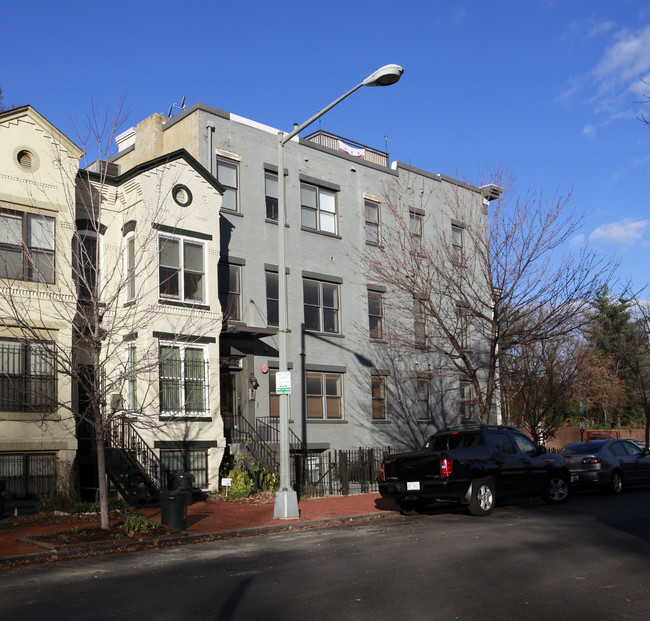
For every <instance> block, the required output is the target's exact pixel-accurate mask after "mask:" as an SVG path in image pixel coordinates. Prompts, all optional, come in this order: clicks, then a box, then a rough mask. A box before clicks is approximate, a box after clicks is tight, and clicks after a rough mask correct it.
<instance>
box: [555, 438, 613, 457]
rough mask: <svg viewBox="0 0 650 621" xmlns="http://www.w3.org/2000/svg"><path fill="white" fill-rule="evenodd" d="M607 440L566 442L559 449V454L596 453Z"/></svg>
mask: <svg viewBox="0 0 650 621" xmlns="http://www.w3.org/2000/svg"><path fill="white" fill-rule="evenodd" d="M605 442H607V440H594V441H593V442H576V443H575V444H568V445H567V446H565V447H564V448H563V449H562V450H561V451H560V455H587V454H588V453H597V452H598V451H600V449H601V448H603V444H605Z"/></svg>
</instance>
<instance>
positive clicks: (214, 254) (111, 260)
mask: <svg viewBox="0 0 650 621" xmlns="http://www.w3.org/2000/svg"><path fill="white" fill-rule="evenodd" d="M222 192H223V189H222V188H221V186H220V185H219V183H218V182H217V180H216V179H215V178H214V177H213V176H212V175H210V174H209V173H207V171H206V170H205V169H204V168H203V167H202V166H201V165H200V164H199V163H198V162H197V161H196V160H195V159H194V158H193V157H192V156H190V155H189V154H188V153H187V152H186V151H184V150H182V149H181V150H178V151H175V152H173V153H169V154H166V155H163V156H160V157H157V158H155V159H152V160H148V161H146V162H143V163H141V164H140V165H138V166H136V167H134V168H131V169H130V170H128V171H127V172H125V173H124V174H120V172H119V168H118V167H117V166H116V165H114V164H106V163H104V162H96V163H95V164H93V165H91V166H90V167H89V168H88V170H82V171H80V172H79V177H78V185H77V218H76V225H77V234H78V237H79V247H80V251H79V266H78V267H77V271H78V280H79V283H80V286H79V307H80V312H79V314H78V317H77V321H78V324H79V325H78V328H79V329H78V332H79V333H80V334H85V335H86V337H82V338H80V340H79V343H78V352H79V353H78V363H79V365H82V366H83V365H88V366H89V367H90V368H91V369H93V368H98V369H99V370H100V373H101V375H102V380H101V382H102V386H101V390H102V392H103V395H104V397H103V398H104V401H105V403H104V404H100V405H102V406H103V407H104V411H103V421H104V425H105V431H106V432H107V434H108V438H109V441H108V445H107V448H108V452H107V456H106V457H107V459H106V469H107V473H108V475H109V477H110V479H111V481H112V482H113V483H114V484H115V485H116V486H117V487H118V489H119V491H121V492H122V493H123V495H126V496H129V493H130V490H129V489H128V487H129V485H131V487H132V488H133V486H135V488H136V490H135V491H134V490H133V489H131V492H133V495H134V497H133V498H132V500H134V501H136V500H137V499H138V498H137V495H138V494H139V493H142V490H140V492H138V490H137V487H138V486H140V487H142V486H143V484H142V481H139V480H138V478H137V476H138V470H142V471H146V472H148V473H149V475H150V477H151V478H152V479H154V480H155V479H156V477H161V478H160V479H159V482H160V485H161V486H162V487H164V486H165V485H166V475H167V474H168V473H174V472H178V471H182V472H189V473H191V474H192V475H193V477H194V486H195V487H196V488H200V489H204V490H207V489H216V488H217V487H218V475H219V466H220V465H221V460H222V457H223V453H224V449H225V439H224V435H223V423H222V420H221V416H220V413H219V412H220V405H219V335H220V332H221V322H222V314H221V308H220V304H219V299H218V290H217V265H218V262H219V212H220V207H221V193H222ZM97 324H99V325H100V327H101V329H100V330H94V327H95V325H97ZM82 383H83V382H82ZM91 386H92V384H91ZM92 401H93V398H92V396H89V395H87V394H84V387H83V386H81V387H80V404H81V405H80V410H82V411H83V410H84V407H87V406H88V404H92ZM86 418H87V419H89V420H92V416H88V417H86ZM86 422H87V421H86ZM82 435H84V433H81V434H80V460H82V461H86V462H89V461H91V459H90V458H91V457H92V451H93V447H92V442H88V440H89V439H90V438H89V436H92V433H89V434H85V437H84V439H83V440H82V439H81V436H82ZM125 455H126V456H128V457H129V458H130V459H131V460H134V459H135V461H136V462H137V464H133V463H130V462H129V460H128V459H126V458H125ZM90 472H92V470H90ZM132 475H135V478H134V480H132V481H130V482H125V480H126V479H128V478H129V477H130V476H131V478H133V476H132ZM93 485H94V484H93V482H92V481H90V480H88V479H86V480H85V481H82V487H91V488H92V487H93ZM121 485H124V486H125V488H124V489H121ZM146 497H147V495H146V492H145V493H144V498H145V499H146Z"/></svg>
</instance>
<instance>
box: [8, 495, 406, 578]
mask: <svg viewBox="0 0 650 621" xmlns="http://www.w3.org/2000/svg"><path fill="white" fill-rule="evenodd" d="M273 509H274V507H273V504H272V503H266V504H244V503H238V502H226V501H223V500H205V501H199V502H195V503H193V504H191V505H190V506H189V507H188V508H187V523H186V529H185V530H183V531H171V532H170V533H169V534H168V535H164V536H162V537H160V538H159V539H158V540H157V541H156V542H153V541H136V540H119V541H114V542H111V543H107V544H97V545H93V546H84V545H83V544H80V545H79V546H78V547H72V548H71V547H69V546H66V549H65V550H63V549H61V550H45V549H43V548H42V547H40V546H37V545H35V544H31V543H28V542H25V538H29V537H30V535H36V534H38V533H46V532H57V531H61V530H68V529H71V528H73V527H74V526H75V525H77V524H76V523H75V521H74V519H73V520H72V521H71V518H68V517H66V518H61V520H60V521H56V520H55V519H53V518H51V517H50V518H49V519H48V520H47V523H39V522H38V521H36V522H34V523H31V524H26V523H24V522H22V521H21V520H20V519H12V518H11V517H7V518H5V519H4V520H2V521H0V565H1V566H7V565H9V566H11V565H16V564H24V563H30V562H46V561H50V560H59V559H62V558H71V557H75V556H81V555H85V554H100V553H114V552H126V551H132V550H135V549H145V548H151V547H156V546H166V545H184V544H189V543H194V542H198V541H205V540H209V539H223V538H230V537H239V536H251V535H256V534H262V533H266V532H272V531H281V530H294V529H299V528H315V527H322V526H328V525H335V524H341V523H346V522H350V521H358V520H367V519H373V518H375V519H376V518H380V517H390V516H396V515H399V514H398V512H397V506H396V505H395V503H394V502H393V501H392V500H386V499H383V498H381V497H380V496H379V495H378V494H359V495H354V496H327V497H325V498H309V499H305V500H302V501H301V502H300V504H299V511H300V517H298V518H296V519H290V520H277V519H274V517H273ZM140 512H141V513H142V514H144V515H145V516H146V517H147V518H148V519H149V520H151V521H155V522H158V523H160V518H161V515H160V513H161V511H160V507H146V508H144V509H141V511H140ZM96 524H97V521H96V520H94V521H90V522H89V521H88V518H85V519H83V520H82V519H80V520H79V523H78V525H79V526H83V527H88V526H93V525H96Z"/></svg>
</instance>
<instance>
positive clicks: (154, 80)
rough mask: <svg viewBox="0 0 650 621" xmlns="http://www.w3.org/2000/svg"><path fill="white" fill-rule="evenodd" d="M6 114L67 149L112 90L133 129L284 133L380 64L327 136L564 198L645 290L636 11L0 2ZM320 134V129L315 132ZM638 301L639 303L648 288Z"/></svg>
mask: <svg viewBox="0 0 650 621" xmlns="http://www.w3.org/2000/svg"><path fill="white" fill-rule="evenodd" d="M3 22H4V26H5V27H4V28H3V36H2V38H1V39H0V52H1V53H2V56H1V57H2V58H3V59H4V62H3V66H2V69H1V70H0V85H1V86H2V88H3V91H4V103H5V105H7V104H9V105H11V104H16V105H22V104H31V105H32V106H34V107H35V108H36V109H37V110H38V111H39V112H40V113H41V114H43V115H44V116H45V117H47V118H48V119H49V120H50V121H52V122H53V123H54V124H55V125H56V126H57V127H58V128H59V129H61V130H62V131H63V132H65V133H67V134H68V135H69V136H70V137H72V138H74V137H75V136H74V130H73V120H74V119H77V120H80V119H81V120H83V118H84V117H85V115H86V114H87V113H88V112H89V110H90V109H91V103H92V102H94V103H95V104H96V105H97V106H98V107H99V109H105V108H106V107H107V106H112V107H114V106H115V105H116V103H117V102H118V100H119V99H120V96H121V95H122V94H124V95H125V98H126V102H127V104H128V105H129V106H130V116H129V119H128V121H127V123H126V125H125V128H126V127H129V126H131V125H135V124H136V123H137V122H138V121H139V120H142V119H143V118H144V117H146V116H148V115H150V114H152V113H153V112H162V113H165V114H166V113H167V111H168V109H169V107H170V105H171V104H173V103H177V104H179V103H180V101H181V99H182V98H183V97H185V98H186V103H187V105H191V104H193V103H196V102H198V101H201V102H204V103H206V104H210V105H212V106H215V107H217V108H221V109H223V110H227V111H229V112H232V113H235V114H238V115H241V116H245V117H248V118H250V119H253V120H255V121H259V122H261V123H264V124H266V125H271V126H273V127H277V128H279V129H284V130H285V131H289V130H290V129H291V128H292V126H293V123H294V122H298V123H301V122H303V121H304V120H306V119H307V118H309V117H310V116H311V115H312V114H314V113H315V112H316V111H317V110H318V109H319V108H321V107H324V106H325V105H327V104H328V103H329V102H330V101H332V100H333V99H335V98H336V97H337V96H338V95H340V94H342V93H343V92H345V91H346V90H348V89H349V88H351V87H352V86H354V85H355V84H357V83H359V82H360V81H361V80H362V79H363V78H365V77H366V76H367V75H368V74H370V73H371V72H372V71H374V70H375V69H376V68H378V67H380V66H381V65H384V64H387V63H397V64H400V65H402V66H403V67H404V69H405V74H404V76H403V78H402V80H401V81H400V82H399V83H398V84H397V85H395V86H391V87H389V88H374V89H371V88H365V89H361V90H360V91H358V92H357V93H355V94H354V95H353V96H352V97H350V98H349V99H347V100H346V101H345V102H344V103H342V104H341V105H340V106H338V107H337V108H335V109H334V110H332V111H331V112H330V113H328V114H327V115H326V116H325V117H323V119H322V120H321V122H320V127H322V129H324V130H328V131H331V132H333V133H336V134H339V135H342V136H345V137H348V138H351V139H353V140H356V141H358V142H361V143H364V144H367V145H369V146H373V147H376V148H380V149H383V148H384V146H385V144H386V138H385V136H387V144H388V150H389V152H390V158H391V160H396V159H397V160H400V161H403V162H406V163H410V164H412V165H414V166H417V167H419V168H423V169H425V170H429V171H431V172H434V173H444V174H447V175H450V176H457V177H460V178H464V179H467V180H469V181H478V180H479V178H480V177H481V175H482V173H483V172H484V171H486V170H487V171H490V170H495V169H496V168H497V167H498V166H499V165H504V166H505V167H506V168H507V169H508V170H510V171H511V172H513V173H515V174H516V176H517V179H518V182H519V184H520V187H521V188H522V192H523V191H525V190H526V189H527V188H528V187H533V188H536V189H540V190H543V192H544V195H545V196H548V197H549V199H550V198H551V197H552V195H553V194H554V193H555V192H556V191H560V192H562V193H571V195H572V199H571V202H570V206H571V207H572V208H573V209H574V210H576V211H577V212H580V213H584V215H585V221H584V228H583V230H582V231H581V235H582V237H581V238H579V239H577V240H575V241H576V243H578V242H583V243H586V244H588V245H589V247H591V248H593V249H595V250H596V251H597V252H599V253H602V254H604V255H606V256H608V257H614V258H616V259H617V260H618V261H619V262H620V268H619V278H620V280H621V281H626V280H631V281H632V283H633V284H634V286H635V287H636V288H641V287H643V286H645V285H646V284H647V283H648V282H650V273H649V271H648V263H649V258H650V210H649V209H648V202H649V199H648V187H649V186H650V149H649V147H650V130H649V129H648V128H647V127H646V126H644V125H642V124H641V123H640V122H639V121H638V120H637V117H638V116H639V115H640V114H642V113H643V112H644V111H645V114H646V115H647V116H649V117H650V105H646V106H643V105H642V104H639V103H636V102H639V101H640V100H642V99H643V95H644V94H650V85H644V84H643V82H642V80H643V79H644V78H645V80H646V81H647V82H648V83H650V5H648V4H647V3H644V2H640V1H637V0H575V1H572V0H517V1H514V0H513V1H510V0H508V1H506V0H492V1H490V2H487V1H485V2H483V1H479V0H468V1H466V2H463V1H462V0H457V1H455V2H453V3H452V2H448V1H446V2H441V1H438V0H417V1H408V0H404V1H403V2H401V3H397V2H394V1H391V2H388V1H384V0H374V1H355V0H347V1H341V0H329V1H328V2H327V3H324V2H319V3H316V2H304V1H303V2H297V1H283V0H274V1H272V2H271V1H268V2H267V1H261V0H259V1H246V0H239V1H238V2H232V1H228V2H223V1H221V2H220V1H219V0H212V1H210V2H203V1H192V0H186V1H185V2H169V1H167V0H159V1H157V2H149V1H148V0H136V1H132V2H123V1H122V0H114V1H113V2H112V3H89V2H69V1H65V0H62V1H60V2H56V3H54V2H49V1H48V2H44V1H42V0H35V1H33V2H31V3H17V2H12V3H9V4H8V5H7V6H5V7H4V8H3ZM315 128H317V127H315ZM644 296H645V297H647V296H648V292H647V291H646V293H645V294H644Z"/></svg>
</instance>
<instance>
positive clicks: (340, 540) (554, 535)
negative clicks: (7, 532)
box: [0, 488, 650, 621]
mask: <svg viewBox="0 0 650 621" xmlns="http://www.w3.org/2000/svg"><path fill="white" fill-rule="evenodd" d="M649 516H650V489H648V488H644V489H637V490H629V491H627V492H625V493H624V494H623V495H622V496H621V497H612V496H607V495H602V494H580V495H576V496H574V498H573V499H572V500H570V501H569V503H568V504H566V505H563V506H553V507H552V506H547V505H545V504H543V503H541V502H539V501H537V500H531V501H529V502H523V503H511V504H507V505H505V506H501V507H498V508H497V509H496V510H495V512H494V513H493V514H492V515H491V516H489V517H487V518H477V517H471V516H469V515H468V514H467V513H466V512H464V511H463V510H461V509H459V508H457V507H455V506H454V505H442V506H437V507H436V508H435V509H432V510H430V511H429V512H428V513H427V514H425V515H417V516H414V517H408V518H405V517H399V518H395V519H386V520H379V521H372V522H365V523H359V524H353V525H349V526H338V527H332V528H321V529H315V530H310V531H294V532H292V531H289V532H282V533H277V534H271V535H262V536H257V537H248V538H241V539H233V540H227V541H218V542H211V543H206V544H197V545H191V546H185V547H180V548H169V549H162V550H150V551H146V552H134V553H129V554H124V555H120V556H108V557H99V558H94V559H93V558H90V559H82V560H71V561H61V562H58V563H53V564H50V565H34V566H26V567H19V568H16V569H12V570H4V571H2V572H0V618H3V619H17V618H26V619H30V620H36V619H48V620H51V619H66V620H81V619H113V618H126V619H129V618H134V619H161V620H162V619H213V620H215V621H222V620H226V619H234V620H240V619H241V620H244V619H246V620H247V621H250V620H255V619H260V620H265V621H274V620H278V621H279V620H283V621H284V620H290V619H318V620H321V619H322V620H327V619H337V620H341V619H343V620H347V619H354V620H356V619H359V620H366V619H368V620H371V619H372V620H377V619H423V620H424V619H427V620H430V619H445V620H450V619H460V620H475V619H540V620H541V619H543V620H544V621H549V620H552V619H572V620H575V619H598V620H606V619H617V620H620V619H640V618H647V616H648V612H647V611H648V608H649V605H650V563H649V562H648V559H650V528H649V526H650V517H649Z"/></svg>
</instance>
